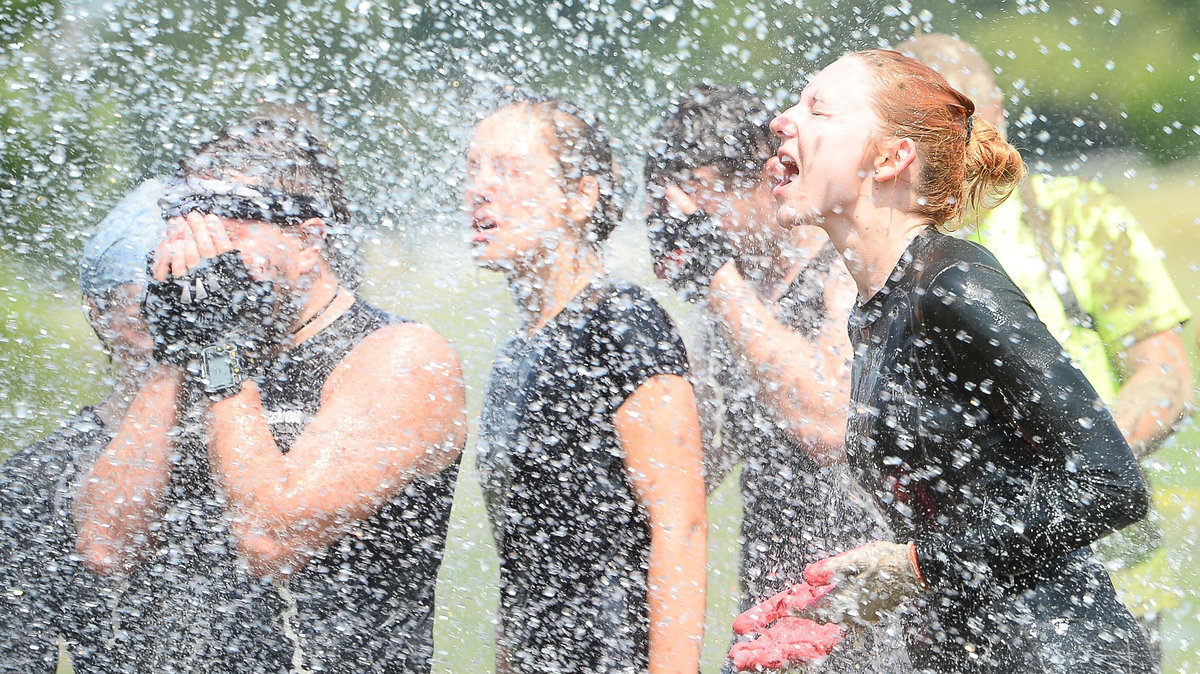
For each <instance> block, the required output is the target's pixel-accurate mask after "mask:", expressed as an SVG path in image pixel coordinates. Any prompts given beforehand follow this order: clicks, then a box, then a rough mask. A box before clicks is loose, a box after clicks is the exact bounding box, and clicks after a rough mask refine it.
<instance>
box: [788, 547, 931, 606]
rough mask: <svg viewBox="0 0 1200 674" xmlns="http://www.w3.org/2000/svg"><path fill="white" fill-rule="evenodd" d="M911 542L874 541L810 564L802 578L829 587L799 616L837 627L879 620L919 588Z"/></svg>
mask: <svg viewBox="0 0 1200 674" xmlns="http://www.w3.org/2000/svg"><path fill="white" fill-rule="evenodd" d="M910 545H911V544H909V545H904V544H899V543H888V542H885V541H874V542H872V543H867V544H866V545H863V546H860V547H857V548H854V549H852V550H847V551H846V552H843V553H841V554H839V555H834V556H833V557H829V558H827V559H823V560H821V561H819V562H814V563H812V564H809V565H808V567H807V568H805V570H804V578H805V580H806V581H807V582H808V583H809V584H810V585H813V586H817V587H825V586H831V587H832V589H831V590H830V591H829V592H828V593H826V594H825V595H823V596H822V597H821V598H820V599H819V600H817V601H815V602H814V603H813V604H812V605H811V606H809V607H807V608H805V609H803V610H801V611H799V612H797V615H800V616H802V617H805V618H811V619H812V620H816V621H817V622H822V623H837V624H841V625H850V624H860V625H861V624H866V623H874V622H876V621H878V620H879V619H880V618H882V617H883V616H884V615H886V614H887V613H888V612H890V611H891V610H892V609H894V608H896V607H897V606H899V605H900V604H901V603H903V602H904V601H905V600H907V599H908V598H910V597H912V596H913V595H915V594H917V593H919V592H921V590H922V589H923V586H922V583H921V580H920V577H919V575H918V571H917V569H916V567H915V566H914V562H913V555H912V552H911V549H910Z"/></svg>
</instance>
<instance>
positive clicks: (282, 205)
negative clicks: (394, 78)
mask: <svg viewBox="0 0 1200 674" xmlns="http://www.w3.org/2000/svg"><path fill="white" fill-rule="evenodd" d="M161 207H162V212H163V215H164V216H165V217H166V218H167V220H168V229H167V234H166V237H165V239H164V240H163V241H162V242H161V243H160V244H159V246H158V247H157V249H156V250H155V252H154V255H153V258H152V260H151V270H152V279H151V281H150V282H149V287H148V290H147V293H146V299H145V302H144V304H143V313H144V316H145V319H146V321H147V323H148V325H149V327H150V332H151V334H152V335H153V337H154V347H153V348H154V357H155V360H156V364H155V367H154V369H153V371H152V373H151V376H150V378H149V381H148V382H147V383H146V385H145V386H144V387H143V388H142V390H141V391H140V392H139V393H138V395H137V397H136V398H135V399H134V401H133V403H132V405H131V406H130V409H129V411H128V413H127V415H126V416H125V419H124V421H123V422H122V424H121V426H120V428H119V430H118V431H117V433H116V437H115V438H114V439H113V440H112V441H111V442H110V443H109V444H108V445H107V447H105V448H104V450H103V452H102V453H101V455H100V457H99V458H98V459H97V461H96V462H95V465H94V466H93V467H92V469H91V470H90V471H89V472H88V474H87V475H86V476H85V477H84V479H83V480H82V482H81V486H80V491H79V496H78V499H77V501H76V503H75V520H76V523H77V526H78V531H79V534H78V541H77V547H78V551H79V554H80V555H81V556H82V558H83V560H84V562H85V563H86V564H87V565H88V566H89V567H91V568H92V569H94V570H95V571H96V572H98V573H100V574H103V575H106V576H111V577H113V578H114V580H115V581H116V582H118V583H119V584H120V592H119V596H118V598H117V600H116V602H115V603H114V604H113V605H112V606H110V607H109V611H108V615H109V616H110V620H109V621H108V623H106V624H105V625H103V628H104V629H103V631H104V634H103V637H104V643H105V644H106V647H105V648H104V649H103V651H102V652H99V653H96V654H95V655H94V657H92V658H90V659H89V660H88V661H85V662H83V663H81V664H82V670H83V671H142V672H151V671H154V672H158V671H198V670H202V669H209V670H214V671H328V672H361V671H389V672H421V671H429V670H430V668H431V660H432V657H433V642H432V641H433V637H432V630H433V600H434V585H435V582H436V578H437V572H438V568H439V566H440V563H441V555H442V550H443V546H444V542H445V536H446V526H447V521H448V517H449V511H450V501H451V497H452V492H453V488H454V482H455V476H456V473H457V464H458V459H459V455H460V451H461V447H462V445H463V442H464V437H465V420H464V417H463V414H464V402H463V401H464V395H463V387H462V383H461V375H460V372H459V366H458V362H457V359H456V357H455V354H454V352H453V350H452V349H451V347H450V346H449V345H448V344H447V343H446V341H445V340H444V339H442V338H441V337H440V336H439V335H438V334H436V333H435V332H434V331H433V330H431V329H429V328H428V327H425V326H423V325H421V324H419V323H416V322H412V321H409V320H406V319H401V318H398V317H396V316H393V315H391V314H388V313H385V312H383V311H381V310H379V309H377V308H375V307H373V306H371V305H369V304H367V303H366V302H364V301H363V300H362V299H360V298H359V297H357V296H356V295H355V293H354V292H353V291H352V290H350V289H348V288H347V286H346V285H345V284H344V283H343V282H342V281H341V280H340V279H339V277H338V276H337V275H336V274H335V273H334V269H333V265H332V263H331V256H332V254H333V253H332V252H331V250H330V246H331V243H330V240H329V235H330V232H331V228H336V227H339V226H346V225H348V220H347V217H346V213H347V211H346V208H345V202H344V198H343V197H342V187H341V177H340V173H339V171H338V168H337V162H336V160H335V159H334V158H333V156H332V155H331V154H330V153H329V151H328V150H327V149H326V148H325V146H324V144H323V143H322V142H321V141H320V140H319V139H318V138H317V137H316V136H315V134H314V133H313V132H312V131H311V130H309V129H307V128H305V127H304V126H303V125H301V124H299V123H297V122H294V121H291V120H287V119H270V118H256V119H252V120H250V121H248V122H245V123H240V124H235V125H231V126H229V127H226V128H225V129H223V130H222V131H221V132H220V133H218V134H217V136H216V137H215V138H214V139H213V140H211V141H207V142H204V143H201V144H199V145H198V146H196V147H195V148H193V149H192V150H191V151H190V152H189V153H188V154H187V156H186V157H184V159H183V160H182V162H181V163H180V170H179V172H178V174H177V177H176V181H175V182H174V184H173V185H172V186H171V188H169V189H168V191H167V194H166V195H165V196H164V198H163V199H162V201H161Z"/></svg>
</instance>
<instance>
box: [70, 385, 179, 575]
mask: <svg viewBox="0 0 1200 674" xmlns="http://www.w3.org/2000/svg"><path fill="white" fill-rule="evenodd" d="M181 381H182V375H181V374H180V373H179V372H178V370H176V369H174V368H165V367H163V368H160V369H159V370H158V371H157V372H155V373H154V374H153V375H152V376H151V378H150V380H149V381H148V382H147V384H146V385H145V386H144V387H142V390H141V391H140V392H138V394H137V396H136V397H135V398H134V400H133V403H132V404H131V405H130V407H129V411H128V412H127V413H126V415H125V419H124V420H123V421H122V422H121V427H120V429H119V430H118V431H117V435H116V436H115V437H114V438H113V440H112V442H110V443H109V444H108V446H107V447H105V448H104V451H103V452H101V454H100V456H99V457H98V458H97V459H96V462H95V463H94V464H93V465H92V468H91V469H90V470H89V471H88V472H87V474H86V475H84V477H83V479H82V480H81V481H80V484H79V491H78V494H77V495H76V497H75V509H74V518H75V526H76V531H77V538H76V549H77V551H78V552H79V554H80V556H81V557H82V558H83V560H84V563H85V564H86V565H87V566H88V567H89V568H91V569H92V570H93V571H95V572H97V573H100V574H103V575H115V574H120V573H123V572H126V571H128V570H129V569H130V568H132V566H133V565H134V564H135V562H136V560H137V557H138V554H139V553H140V552H141V551H143V550H144V549H145V548H146V546H147V545H148V543H149V539H150V527H151V525H152V524H153V523H154V522H155V521H156V520H157V519H158V516H159V512H160V510H161V506H162V503H161V501H162V496H163V494H164V493H165V492H166V489H167V486H168V484H169V483H170V477H171V463H170V455H171V451H172V447H173V443H172V441H171V438H170V431H171V429H172V428H173V427H174V426H175V424H176V414H177V412H176V408H177V402H176V401H177V398H178V395H179V391H180V386H181Z"/></svg>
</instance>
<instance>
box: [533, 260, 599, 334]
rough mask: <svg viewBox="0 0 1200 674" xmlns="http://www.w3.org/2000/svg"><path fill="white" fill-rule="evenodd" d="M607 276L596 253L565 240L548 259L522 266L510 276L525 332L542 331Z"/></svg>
mask: <svg viewBox="0 0 1200 674" xmlns="http://www.w3.org/2000/svg"><path fill="white" fill-rule="evenodd" d="M603 274H604V264H603V263H602V262H601V261H600V256H599V255H598V254H597V252H596V250H595V249H594V248H593V247H592V246H590V245H588V244H586V243H579V242H575V241H568V240H564V241H563V242H561V243H560V244H559V246H558V248H557V249H555V251H554V252H553V253H551V254H550V255H548V256H547V257H546V259H543V260H538V261H535V262H532V263H530V264H528V265H522V266H521V267H519V268H518V269H516V270H514V271H513V272H512V273H511V274H510V275H509V287H510V288H512V291H513V296H514V298H515V299H516V303H517V309H518V311H519V312H520V314H521V322H522V323H523V324H524V326H525V331H526V332H527V333H528V334H530V335H532V334H534V333H536V332H537V331H538V330H540V329H542V327H543V326H545V325H546V324H547V323H549V322H550V321H551V320H552V319H553V318H554V317H555V316H557V315H558V314H559V312H561V311H562V310H563V308H564V307H565V306H567V304H568V303H569V302H570V301H571V300H572V299H574V298H575V296H576V295H578V294H579V293H580V292H582V291H583V289H584V288H586V287H587V286H588V285H589V284H590V283H591V282H592V281H594V280H595V279H596V278H597V277H599V276H602V275H603Z"/></svg>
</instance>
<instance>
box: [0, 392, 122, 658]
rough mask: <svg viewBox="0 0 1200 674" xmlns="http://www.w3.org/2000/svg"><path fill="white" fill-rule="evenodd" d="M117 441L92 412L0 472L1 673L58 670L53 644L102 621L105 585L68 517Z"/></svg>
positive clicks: (18, 456)
mask: <svg viewBox="0 0 1200 674" xmlns="http://www.w3.org/2000/svg"><path fill="white" fill-rule="evenodd" d="M112 437H113V433H112V431H111V430H109V429H108V428H106V427H105V425H104V422H102V421H101V420H100V418H99V417H98V416H96V413H95V411H93V410H92V409H91V408H87V409H84V410H83V411H81V412H80V413H79V414H77V415H75V416H74V417H72V418H71V419H68V420H67V421H66V422H64V423H63V425H62V427H61V428H60V429H59V430H57V431H55V432H54V433H52V434H50V435H48V436H47V437H45V438H43V439H42V440H40V441H38V442H37V443H35V444H33V445H31V446H29V447H27V448H25V449H23V450H20V451H18V452H17V453H15V454H13V455H12V456H10V457H9V458H8V459H7V460H6V461H5V462H4V464H3V465H0V616H3V618H0V672H21V673H23V674H24V673H26V672H50V671H54V667H55V664H56V663H57V662H58V648H57V647H56V646H55V644H54V641H55V639H56V638H57V637H59V636H63V635H67V636H70V635H75V634H77V633H78V632H79V630H80V625H81V624H83V623H86V622H89V621H94V620H96V619H98V618H97V614H98V613H99V612H100V611H101V604H102V602H101V601H100V600H99V597H100V591H101V587H102V585H103V583H102V581H101V579H100V578H99V577H98V576H96V575H95V574H93V573H92V572H91V571H89V570H87V569H86V568H84V567H83V565H82V563H81V561H80V559H79V556H78V555H77V554H76V553H75V539H76V532H75V524H74V520H73V519H72V514H71V510H72V507H73V502H74V496H75V488H76V486H77V484H78V481H79V478H80V477H81V476H82V475H83V474H85V473H86V472H87V471H88V470H89V469H90V468H91V466H92V463H93V462H95V460H96V457H97V456H98V455H99V453H100V450H101V449H103V448H104V446H105V445H107V444H108V443H109V441H110V440H112ZM70 647H72V648H75V646H73V645H70Z"/></svg>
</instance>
